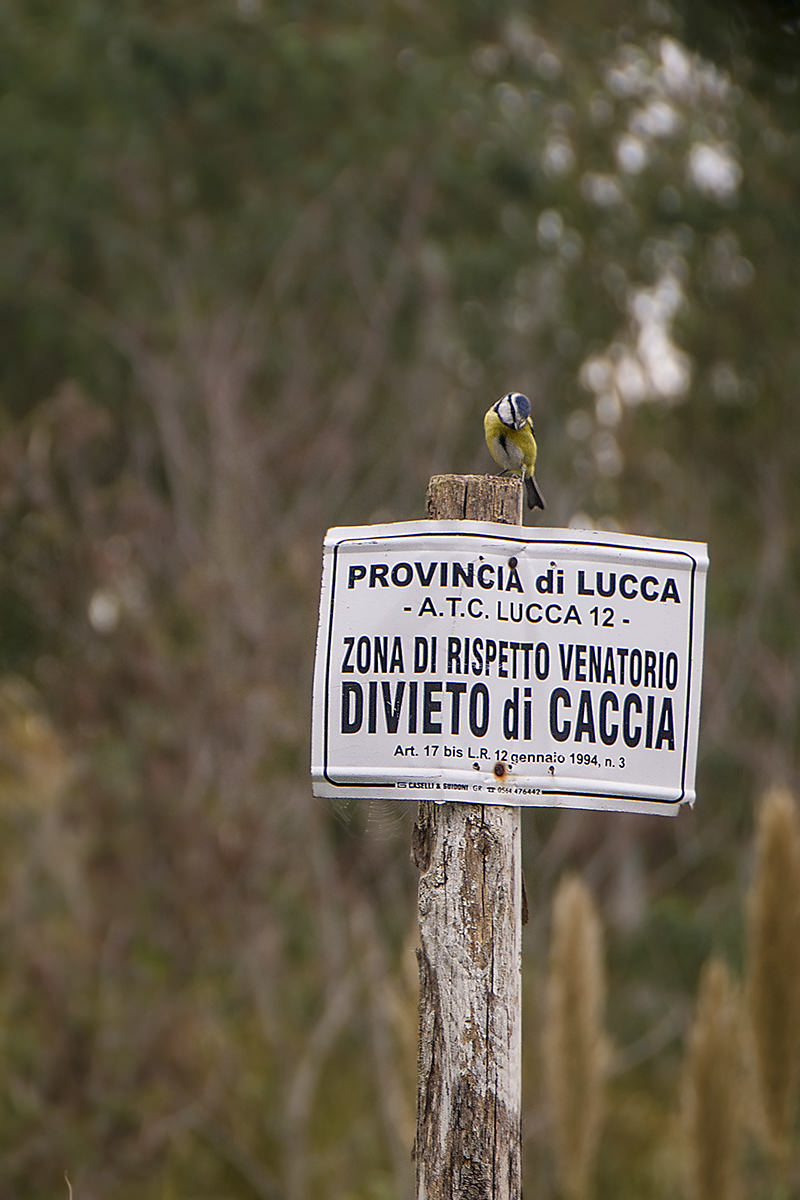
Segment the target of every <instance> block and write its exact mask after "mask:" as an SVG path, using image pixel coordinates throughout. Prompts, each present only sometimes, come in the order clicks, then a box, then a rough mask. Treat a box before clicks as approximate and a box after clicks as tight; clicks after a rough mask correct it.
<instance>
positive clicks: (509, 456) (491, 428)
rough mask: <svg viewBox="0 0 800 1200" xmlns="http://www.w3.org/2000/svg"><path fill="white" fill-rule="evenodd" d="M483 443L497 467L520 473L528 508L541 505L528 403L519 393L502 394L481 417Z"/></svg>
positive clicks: (542, 500)
mask: <svg viewBox="0 0 800 1200" xmlns="http://www.w3.org/2000/svg"><path fill="white" fill-rule="evenodd" d="M483 430H484V433H485V434H486V445H487V446H488V447H489V453H490V454H491V456H492V458H493V459H494V461H495V462H496V463H497V465H498V467H502V468H503V474H505V473H506V472H508V473H510V474H514V475H521V476H522V478H523V480H524V481H525V491H526V492H527V494H528V508H544V499H543V498H542V493H541V492H540V491H539V489H538V487H537V486H536V480H535V479H534V477H533V469H534V467H535V466H536V438H535V437H534V436H533V424H532V422H531V402H530V400H529V399H528V397H527V396H523V395H521V393H520V392H509V393H508V394H507V395H506V396H503V397H501V399H500V400H498V401H497V403H496V404H493V405H492V407H491V408H490V409H489V411H488V412H487V414H486V416H485V417H484V418H483Z"/></svg>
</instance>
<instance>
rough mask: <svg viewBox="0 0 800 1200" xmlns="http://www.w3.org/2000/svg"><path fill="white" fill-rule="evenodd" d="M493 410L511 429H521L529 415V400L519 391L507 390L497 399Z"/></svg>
mask: <svg viewBox="0 0 800 1200" xmlns="http://www.w3.org/2000/svg"><path fill="white" fill-rule="evenodd" d="M494 411H495V412H496V413H497V415H498V417H499V418H500V420H501V421H502V422H503V424H504V425H508V426H509V427H510V428H511V429H522V426H523V425H524V424H525V422H526V421H527V419H528V417H529V416H530V415H531V402H530V400H529V399H528V397H527V396H523V395H522V393H521V392H508V394H507V395H505V396H503V397H501V399H500V400H498V401H497V403H496V404H495V406H494Z"/></svg>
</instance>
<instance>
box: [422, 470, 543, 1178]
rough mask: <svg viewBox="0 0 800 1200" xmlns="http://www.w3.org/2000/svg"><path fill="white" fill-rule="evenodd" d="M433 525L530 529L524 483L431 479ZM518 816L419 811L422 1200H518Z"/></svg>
mask: <svg viewBox="0 0 800 1200" xmlns="http://www.w3.org/2000/svg"><path fill="white" fill-rule="evenodd" d="M427 515H428V516H429V517H431V518H434V519H437V520H447V519H453V518H455V519H468V520H482V521H500V522H504V523H507V524H512V525H519V524H521V522H522V483H521V481H520V480H519V479H507V478H498V477H496V476H485V475H466V476H461V475H435V476H434V477H433V478H432V479H431V481H430V484H429V487H428V498H427ZM520 842H521V839H520V810H519V809H518V808H512V807H507V806H505V805H499V804H491V805H489V804H451V803H445V804H433V803H430V802H423V803H421V804H420V806H419V814H418V817H417V822H416V825H415V828H414V839H413V854H414V861H415V862H416V865H417V867H418V868H419V871H420V877H419V932H420V946H419V950H418V952H417V953H418V957H419V978H420V995H419V1076H418V1091H417V1131H416V1140H415V1146H414V1153H415V1157H416V1171H417V1200H458V1198H461V1200H518V1198H519V1197H520V1195H521V1153H520V1142H521V1099H522V1097H521V1090H522V1089H521V1075H522V1069H521V1068H522V1063H521V1050H522V1036H521V995H522V981H521V928H522V871H521V862H520V852H521V844H520Z"/></svg>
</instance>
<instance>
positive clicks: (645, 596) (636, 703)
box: [311, 521, 708, 813]
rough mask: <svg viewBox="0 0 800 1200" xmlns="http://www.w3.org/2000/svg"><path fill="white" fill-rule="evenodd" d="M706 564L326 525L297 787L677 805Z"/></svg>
mask: <svg viewBox="0 0 800 1200" xmlns="http://www.w3.org/2000/svg"><path fill="white" fill-rule="evenodd" d="M707 568H708V557H707V552H706V546H705V545H704V544H701V543H699V542H675V541H664V540H661V539H657V538H642V537H635V536H630V535H625V534H617V533H606V532H600V531H595V530H569V529H532V528H523V527H521V526H512V525H498V524H493V523H489V522H484V521H410V522H404V523H401V524H392V525H368V526H360V527H353V528H342V529H331V530H329V532H328V534H327V536H326V538H325V546H324V560H323V575H322V593H321V599H320V618H319V631H318V637H317V654H316V663H315V671H314V702H313V728H312V758H311V771H312V777H313V790H314V794H315V795H317V796H328V797H332V796H348V797H349V796H363V797H381V798H384V799H386V798H389V799H398V800H419V799H428V800H439V801H445V800H448V801H449V800H462V801H470V802H473V803H481V804H482V803H495V804H512V805H543V806H549V807H570V808H592V809H618V810H624V811H630V812H657V813H675V812H677V810H678V808H679V807H680V806H681V805H682V804H685V803H688V804H693V803H694V799H695V790H694V788H695V783H694V779H695V763H696V758H697V738H698V726H699V713H700V685H701V676H702V656H703V619H704V611H705V581H706V571H707Z"/></svg>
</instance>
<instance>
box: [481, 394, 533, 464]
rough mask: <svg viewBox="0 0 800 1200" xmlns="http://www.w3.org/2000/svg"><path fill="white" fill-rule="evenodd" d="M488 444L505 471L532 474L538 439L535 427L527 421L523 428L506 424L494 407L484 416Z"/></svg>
mask: <svg viewBox="0 0 800 1200" xmlns="http://www.w3.org/2000/svg"><path fill="white" fill-rule="evenodd" d="M483 430H484V433H485V435H486V445H487V446H488V447H489V453H490V454H491V456H492V458H493V459H494V461H495V462H496V463H497V465H498V467H501V468H502V469H503V470H504V471H520V472H521V473H523V474H531V473H532V472H533V468H534V466H535V464H536V440H535V438H534V436H533V427H532V426H531V423H530V421H526V422H525V424H524V425H523V427H522V429H512V428H511V427H510V426H508V425H504V424H503V422H502V421H501V420H500V418H499V417H498V415H497V413H496V412H495V411H494V409H491V408H490V409H489V411H488V412H487V414H486V416H485V417H484V418H483Z"/></svg>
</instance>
